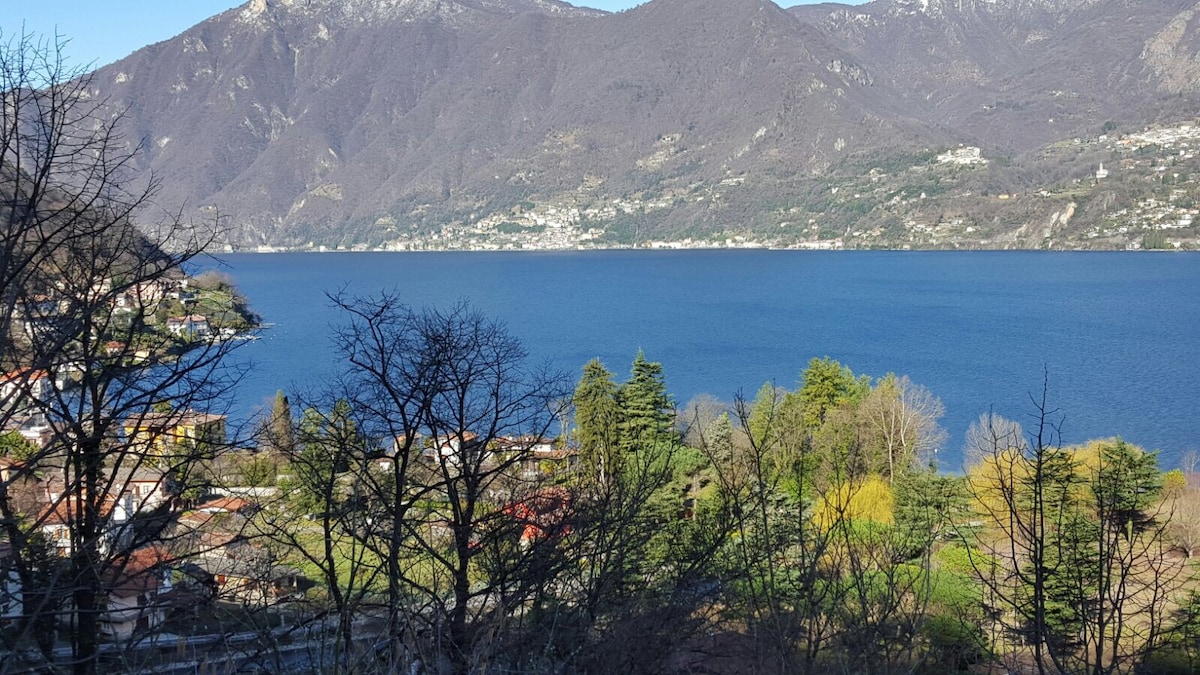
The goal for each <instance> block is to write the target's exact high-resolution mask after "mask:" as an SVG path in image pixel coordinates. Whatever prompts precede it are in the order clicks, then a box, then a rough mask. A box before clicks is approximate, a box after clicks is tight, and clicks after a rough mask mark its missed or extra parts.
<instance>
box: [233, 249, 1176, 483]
mask: <svg viewBox="0 0 1200 675" xmlns="http://www.w3.org/2000/svg"><path fill="white" fill-rule="evenodd" d="M221 260H222V262H223V263H224V264H225V266H226V267H225V271H226V272H227V273H229V274H230V275H231V276H232V277H233V279H234V281H235V282H237V284H238V285H239V287H240V288H241V290H242V291H243V292H244V293H245V294H246V295H247V297H249V298H250V303H251V306H252V307H253V308H254V309H255V310H256V311H258V312H259V313H261V314H262V316H263V320H264V321H265V322H267V323H269V324H271V327H270V328H268V329H267V330H265V331H264V332H263V333H262V339H261V340H259V341H256V342H252V343H248V344H247V345H246V346H245V348H243V349H240V350H238V352H237V353H236V355H235V357H234V361H235V362H237V363H248V364H250V365H251V367H252V369H251V371H250V372H249V374H248V375H247V377H246V379H245V381H244V382H243V383H242V386H241V387H240V389H239V391H238V394H237V399H236V400H234V401H232V402H231V412H232V413H233V414H234V416H235V417H245V416H247V415H249V414H250V413H251V412H252V411H254V410H257V409H258V408H260V407H261V406H263V405H265V404H268V403H269V400H270V399H271V398H272V397H273V396H274V393H275V391H276V389H280V388H282V389H284V390H286V391H289V392H295V391H302V390H304V389H306V388H312V387H314V386H316V385H318V384H319V383H320V382H321V381H322V380H323V379H325V378H326V377H328V376H329V375H331V374H333V373H334V372H336V371H337V369H338V368H339V367H340V366H341V364H340V363H338V359H337V357H336V354H335V352H334V350H333V348H332V346H331V344H330V342H329V334H330V330H329V328H330V326H331V325H332V324H333V323H335V322H339V321H340V317H339V315H338V313H337V312H336V311H335V310H333V309H332V308H331V306H330V303H329V302H328V300H327V299H326V297H325V293H327V292H335V291H338V290H339V289H345V290H346V291H347V292H349V293H351V294H357V295H371V294H376V293H378V292H379V291H380V290H383V289H395V290H397V291H398V292H399V293H400V295H401V297H403V298H404V299H405V301H406V302H408V303H409V304H411V305H413V306H417V307H419V306H426V305H435V306H448V305H449V304H451V303H453V302H455V301H456V300H459V299H466V300H469V301H470V302H471V304H472V305H473V306H475V307H476V308H478V309H480V310H482V311H484V312H485V313H487V314H489V315H492V316H495V317H497V318H499V319H501V320H503V321H504V322H505V323H506V324H507V325H508V327H509V330H510V331H511V332H512V333H513V334H514V335H516V336H517V337H519V338H520V339H521V340H522V341H523V343H524V344H525V346H526V348H527V349H528V351H529V352H530V354H531V356H532V358H536V359H539V360H541V359H545V360H549V361H550V362H551V363H553V364H554V365H556V366H558V367H560V368H562V369H563V370H566V371H568V372H570V373H571V375H572V376H573V377H577V376H578V373H579V369H580V368H581V367H582V366H583V364H584V363H585V362H587V361H588V360H589V359H591V358H593V357H600V359H601V360H603V361H604V363H605V364H606V365H607V366H608V367H609V369H610V370H613V371H614V372H616V373H617V374H618V377H621V378H623V377H624V376H626V375H627V373H628V367H629V364H630V362H631V361H632V360H633V357H634V355H635V354H636V352H637V350H638V349H639V348H640V349H643V350H644V351H645V353H646V356H647V358H649V359H650V360H654V361H661V362H662V363H663V367H664V370H665V374H666V378H667V384H668V387H669V388H670V390H671V392H672V393H673V395H674V397H675V400H676V402H677V403H678V404H679V405H680V406H683V405H684V404H686V402H687V401H688V400H689V399H691V398H692V397H694V396H696V395H698V394H702V393H708V394H712V395H714V396H716V397H718V398H720V399H723V400H732V399H733V398H734V396H735V395H736V394H737V392H739V391H742V392H744V394H745V395H746V396H747V397H748V398H752V397H753V396H754V394H755V392H756V391H757V390H758V388H759V387H760V386H761V385H762V384H763V383H764V382H766V381H768V380H773V381H775V383H776V384H777V385H779V386H783V387H787V388H794V387H795V386H797V380H798V377H799V374H800V371H801V370H802V369H803V368H804V367H805V365H806V364H807V363H808V361H809V359H811V358H813V357H820V356H830V357H832V358H834V359H837V360H838V361H841V362H842V363H843V364H844V365H847V366H849V367H850V368H852V369H853V370H854V372H855V373H865V374H868V375H871V376H872V377H880V376H882V375H884V374H886V373H888V372H895V373H897V374H903V375H908V376H909V377H910V378H911V379H912V381H913V382H916V383H918V384H921V385H923V386H925V387H927V388H928V389H930V390H931V391H932V392H933V393H934V394H935V395H937V396H938V397H939V398H941V400H942V402H943V403H944V404H945V407H946V416H945V417H944V418H943V419H942V426H943V427H945V428H946V430H947V432H948V434H949V436H948V440H947V442H946V447H945V448H943V449H942V450H941V452H940V453H939V465H940V466H941V467H942V468H943V469H945V470H950V471H956V470H958V469H959V468H960V457H961V450H962V445H963V438H964V435H965V433H966V430H967V427H968V425H969V424H970V423H971V421H972V420H975V419H977V418H978V417H979V415H980V414H982V413H986V412H987V411H988V410H994V411H995V412H996V413H998V414H1001V415H1004V416H1006V417H1009V418H1013V419H1016V420H1018V421H1021V422H1023V423H1026V425H1027V426H1028V423H1029V421H1030V419H1029V415H1031V414H1032V413H1033V412H1034V410H1033V408H1032V406H1031V405H1030V400H1029V395H1030V393H1034V394H1040V391H1041V388H1042V382H1043V372H1047V373H1048V375H1049V399H1050V404H1051V406H1052V407H1054V408H1057V409H1058V410H1059V415H1060V416H1061V417H1062V419H1063V424H1062V430H1063V436H1064V441H1066V442H1070V443H1074V442H1082V441H1084V440H1087V439H1091V438H1098V437H1106V436H1115V435H1120V436H1122V437H1124V438H1125V439H1126V440H1128V441H1130V442H1133V443H1137V444H1139V445H1142V446H1144V447H1147V448H1150V449H1161V450H1162V453H1163V456H1162V464H1163V465H1165V466H1169V465H1174V464H1175V463H1176V462H1177V461H1178V459H1179V457H1180V456H1181V455H1182V454H1183V453H1185V452H1186V451H1188V450H1193V449H1200V349H1198V347H1200V340H1198V337H1200V255H1196V254H1188V253H1162V254H1159V253H1062V252H815V251H812V252H800V251H662V252H656V251H595V252H561V253H324V254H312V253H295V254H233V255H227V256H224V257H223V258H222V259H221Z"/></svg>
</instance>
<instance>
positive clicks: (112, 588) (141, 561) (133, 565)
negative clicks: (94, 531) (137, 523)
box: [105, 546, 175, 598]
mask: <svg viewBox="0 0 1200 675" xmlns="http://www.w3.org/2000/svg"><path fill="white" fill-rule="evenodd" d="M174 561H175V558H174V556H172V555H171V554H170V553H168V552H167V551H166V549H163V548H159V547H158V546H147V547H145V548H139V549H137V550H136V551H133V552H132V553H130V554H129V555H128V556H123V557H120V558H117V559H116V560H114V561H113V567H112V568H111V569H110V570H109V573H108V574H106V575H105V577H106V578H105V581H106V582H107V583H108V584H109V593H111V594H113V595H115V596H117V597H122V598H127V597H130V596H134V595H140V594H142V593H146V592H150V591H157V590H158V586H159V575H158V572H160V571H161V570H162V569H163V567H165V566H166V565H169V564H170V563H172V562H174Z"/></svg>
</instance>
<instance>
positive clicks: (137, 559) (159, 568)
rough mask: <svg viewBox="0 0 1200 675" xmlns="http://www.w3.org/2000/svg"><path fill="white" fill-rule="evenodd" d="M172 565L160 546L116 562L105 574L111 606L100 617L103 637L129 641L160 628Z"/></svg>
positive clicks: (109, 604) (167, 598)
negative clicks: (135, 636)
mask: <svg viewBox="0 0 1200 675" xmlns="http://www.w3.org/2000/svg"><path fill="white" fill-rule="evenodd" d="M173 563H174V559H173V558H172V557H171V556H170V554H168V553H167V551H166V550H165V549H162V548H160V547H157V546H147V547H145V548H140V549H137V550H136V551H133V552H132V553H130V554H128V555H127V556H120V557H118V558H117V559H116V560H114V561H113V565H112V567H111V568H110V569H109V570H108V571H107V573H105V574H104V575H103V577H104V578H103V581H104V586H105V590H106V591H107V596H108V604H107V606H106V607H105V609H104V611H103V612H102V613H101V614H100V634H101V635H103V636H105V637H107V638H109V639H112V640H128V639H129V638H131V637H133V636H134V635H135V634H138V633H146V632H149V631H152V630H154V629H156V628H158V627H159V626H161V625H162V623H163V620H164V619H165V618H166V609H167V604H168V602H169V599H170V595H171V590H172V584H171V571H172V566H173Z"/></svg>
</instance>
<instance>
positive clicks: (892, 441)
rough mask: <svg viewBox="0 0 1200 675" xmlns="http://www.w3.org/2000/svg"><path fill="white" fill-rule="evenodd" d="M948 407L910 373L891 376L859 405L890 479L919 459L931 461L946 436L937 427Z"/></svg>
mask: <svg viewBox="0 0 1200 675" xmlns="http://www.w3.org/2000/svg"><path fill="white" fill-rule="evenodd" d="M944 412H945V408H944V407H943V406H942V402H941V401H940V400H938V398H937V397H936V396H934V395H933V393H931V392H930V391H929V390H928V389H926V388H925V387H922V386H920V385H917V384H913V383H912V381H910V380H909V379H908V376H901V377H896V376H895V375H888V376H887V377H884V378H883V379H882V380H880V381H879V382H878V383H876V385H875V386H874V387H873V388H872V389H871V392H870V393H869V394H867V395H866V397H865V398H864V399H863V402H862V403H861V404H860V405H859V411H858V414H859V415H860V417H861V418H862V420H863V421H864V424H865V425H866V426H867V429H868V432H869V433H870V435H871V436H872V437H873V438H874V440H875V443H877V444H878V446H879V452H880V453H881V454H882V455H883V459H884V460H885V462H886V468H887V476H888V480H890V481H892V482H895V479H896V475H897V473H898V472H904V471H908V470H910V469H912V468H913V465H914V464H915V463H917V462H921V461H925V462H929V461H932V460H933V459H934V453H936V451H937V449H938V447H939V446H941V444H942V443H943V442H944V441H945V439H946V432H945V431H943V430H942V429H941V428H940V427H939V426H938V420H939V419H941V417H942V414H943V413H944Z"/></svg>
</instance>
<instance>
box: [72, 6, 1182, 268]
mask: <svg viewBox="0 0 1200 675" xmlns="http://www.w3.org/2000/svg"><path fill="white" fill-rule="evenodd" d="M1198 8H1200V4H1197V3H1196V2H1195V0H1159V1H1158V2H1156V3H1135V2H1132V0H875V2H871V3H869V4H867V5H863V6H859V7H850V6H845V5H835V4H827V5H813V6H801V7H795V8H792V9H790V10H784V9H781V8H780V7H779V6H777V5H775V4H773V3H771V2H769V1H767V0H651V1H650V2H648V3H646V4H644V5H642V6H640V7H638V8H636V9H632V10H628V11H625V12H621V13H617V14H609V13H605V12H599V11H595V10H589V9H581V8H576V7H573V6H571V5H569V4H566V3H562V2H557V1H554V0H252V1H251V2H248V3H247V4H245V5H243V6H241V7H239V8H236V9H233V10H230V11H227V12H225V13H223V14H220V15H218V16H215V17H213V18H211V19H209V20H207V21H205V22H203V23H201V24H199V25H197V26H195V27H193V28H191V29H189V30H188V31H186V32H184V33H183V34H181V35H179V36H177V37H176V38H174V39H171V40H168V41H165V42H162V43H159V44H156V45H152V46H149V47H146V48H144V49H142V50H139V51H138V52H135V53H134V54H132V55H130V56H129V57H127V58H125V59H123V60H121V61H119V62H117V63H114V64H112V65H110V66H106V67H105V68H102V69H100V70H99V71H97V72H96V73H94V74H93V83H92V84H93V88H94V92H93V93H94V95H95V96H96V97H98V98H105V99H107V100H108V101H110V103H111V104H112V105H113V106H115V107H119V108H123V109H125V114H126V121H127V123H128V125H129V126H128V127H127V129H126V132H127V133H128V134H129V136H130V137H131V138H138V139H144V142H145V147H146V152H145V153H144V154H143V155H142V156H141V159H140V162H141V163H140V164H139V165H138V166H137V167H136V170H137V171H139V172H143V173H145V174H146V175H149V174H153V175H154V176H155V177H156V178H157V179H158V180H159V181H161V185H162V190H161V192H160V194H159V203H160V205H162V206H164V207H166V208H171V209H176V208H183V209H185V210H190V211H192V212H195V213H197V214H200V215H207V216H214V215H217V214H219V215H220V216H221V217H223V218H227V219H228V221H227V222H228V223H229V225H230V232H231V241H232V243H234V244H237V245H272V246H296V245H304V244H307V243H309V242H313V243H315V244H322V245H330V246H333V245H347V246H351V245H360V246H362V245H369V246H376V245H381V244H386V243H389V242H398V241H399V242H408V243H407V244H405V245H410V244H413V243H416V242H425V243H428V242H429V241H430V240H431V238H435V237H436V236H440V234H441V233H443V232H444V231H446V228H447V227H453V228H458V230H455V232H459V231H485V233H486V232H491V231H492V230H498V231H505V230H507V231H508V232H509V233H512V232H526V233H527V234H530V236H533V235H543V238H550V239H552V238H553V237H551V235H554V234H555V233H556V232H558V231H557V230H556V229H555V228H558V227H566V225H563V223H562V222H560V221H561V218H560V219H559V220H555V219H554V218H552V217H546V215H545V214H547V213H550V211H549V209H555V210H556V211H555V212H557V213H559V214H562V213H569V214H571V215H570V217H569V218H568V221H569V222H568V223H567V225H569V226H570V227H572V228H576V229H577V230H578V232H577V234H579V236H582V237H584V238H590V240H594V241H597V242H604V241H608V242H610V243H621V242H625V243H630V242H636V241H639V240H646V239H648V238H679V237H685V236H686V237H702V236H709V235H711V234H712V233H722V232H731V233H732V232H737V231H740V230H745V231H754V230H756V229H757V230H761V229H763V228H769V227H774V226H776V225H777V221H779V219H780V216H779V214H781V213H785V212H788V211H789V209H790V210H792V211H795V210H796V209H798V208H799V209H800V210H802V211H804V212H805V213H809V212H811V213H820V211H819V209H818V207H819V206H820V204H821V203H822V202H823V201H828V200H827V190H830V189H832V188H831V186H830V184H829V179H831V178H833V177H839V176H841V177H844V176H849V175H854V174H857V173H862V172H866V171H867V170H869V169H871V168H873V167H875V168H878V167H879V166H884V167H886V166H890V165H900V164H904V163H906V162H908V163H911V162H920V161H928V158H929V157H930V156H931V155H930V153H931V152H937V151H944V150H946V149H949V148H953V147H955V146H957V145H959V144H969V145H973V146H978V147H981V148H982V149H983V151H984V152H985V153H988V154H1001V155H1003V156H1005V157H1008V158H1010V159H1011V158H1020V157H1022V156H1023V153H1036V152H1038V151H1039V149H1040V148H1042V147H1043V146H1046V145H1047V144H1052V143H1055V142H1057V141H1062V140H1064V139H1070V138H1073V137H1077V136H1079V135H1081V134H1089V133H1091V134H1095V133H1096V132H1097V131H1096V130H1098V129H1099V128H1100V127H1101V126H1102V125H1105V123H1110V126H1111V125H1121V126H1122V127H1124V128H1128V129H1135V128H1140V126H1141V125H1144V124H1146V123H1150V122H1156V121H1171V120H1175V119H1183V118H1186V117H1188V116H1189V115H1193V114H1194V110H1195V105H1194V104H1195V102H1196V100H1197V98H1198V97H1200V92H1198V91H1197V87H1198V86H1200V85H1198V84H1197V83H1198V82H1200V79H1198V78H1197V77H1195V75H1196V74H1197V73H1198V72H1200V62H1198V61H1197V46H1198V45H1197V43H1198V42H1200V40H1198V39H1197V31H1196V26H1195V24H1196V21H1197V20H1200V19H1198V18H1197V17H1196V11H1197V9H1198ZM922 158H924V159H922ZM1089 161H1090V159H1089ZM1088 170H1089V171H1090V170H1092V169H1088ZM1001 173H1002V174H1003V175H1000V176H997V177H994V180H995V181H999V182H1000V183H1007V182H1015V183H1017V184H1020V183H1021V181H1028V180H1029V178H1028V175H1027V174H1028V173H1030V172H1029V171H1025V172H1024V173H1022V172H1021V171H1017V170H1013V169H1008V170H1006V171H1004V172H1001ZM1033 173H1046V172H1045V171H1041V170H1038V171H1034V172H1033ZM1077 173H1078V171H1077ZM823 195H824V196H823ZM856 208H859V209H860V211H863V212H864V213H867V214H868V215H869V213H870V212H871V211H872V208H871V207H870V206H869V205H867V206H862V207H856ZM538 213H541V214H542V215H537V214H538ZM860 215H861V214H860ZM876 215H881V214H876ZM875 220H878V218H876V219H875ZM773 223H774V224H773ZM851 225H852V223H849V222H847V223H845V226H846V229H847V231H849V230H851V229H853V228H852V227H851ZM547 227H549V228H550V229H549V230H547V229H546V228H547ZM784 227H785V228H786V225H785V226H784ZM818 229H820V228H818ZM559 234H561V232H559ZM447 236H448V235H447ZM455 236H456V237H457V236H459V235H457V234H456V235H455ZM472 236H474V235H472Z"/></svg>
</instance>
